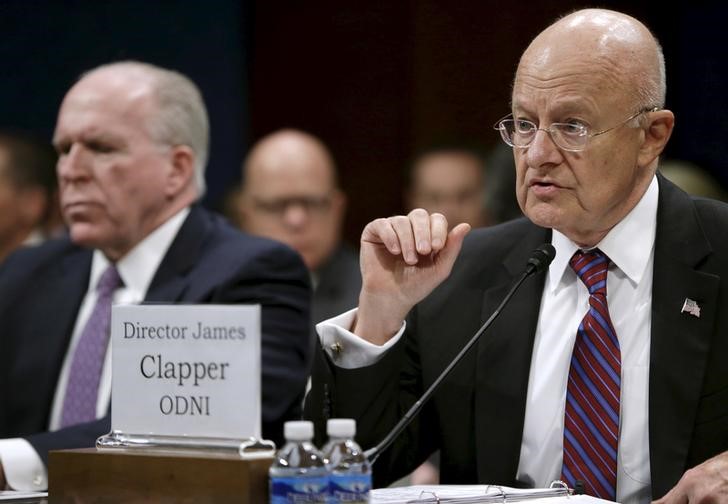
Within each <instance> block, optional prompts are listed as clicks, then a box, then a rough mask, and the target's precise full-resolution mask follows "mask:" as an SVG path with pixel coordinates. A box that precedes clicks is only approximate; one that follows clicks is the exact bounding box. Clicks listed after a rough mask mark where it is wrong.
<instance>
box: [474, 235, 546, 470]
mask: <svg viewBox="0 0 728 504" xmlns="http://www.w3.org/2000/svg"><path fill="white" fill-rule="evenodd" d="M545 241H550V232H549V231H547V230H544V229H542V228H538V227H536V226H534V227H533V229H532V231H530V232H528V233H526V235H525V236H524V237H523V239H521V240H520V242H519V243H518V244H516V246H514V247H513V249H512V250H511V251H510V253H509V254H508V255H507V256H506V258H505V260H504V262H503V270H502V275H501V276H500V281H497V284H496V285H493V286H492V287H490V288H488V289H487V290H486V292H485V295H484V299H483V313H482V317H481V319H482V321H485V320H487V318H488V317H490V315H491V314H492V312H493V311H494V310H495V308H496V307H497V306H498V304H500V302H501V301H502V300H503V298H504V297H505V295H506V294H507V292H508V291H509V289H510V288H511V287H512V284H513V281H514V279H515V278H517V277H518V276H519V275H520V274H521V273H522V272H523V270H524V269H525V267H526V262H527V260H528V258H529V257H530V255H531V252H532V251H533V250H534V249H535V248H536V247H537V246H539V245H540V244H541V243H543V242H545ZM544 281H545V275H544V274H540V275H537V276H535V277H531V278H528V279H526V281H525V282H524V284H523V285H522V286H521V288H520V290H519V291H518V292H517V293H516V294H515V295H514V296H513V298H512V299H511V302H510V303H509V304H508V305H507V306H506V307H505V308H504V309H503V311H502V312H501V314H500V316H499V317H498V318H497V319H496V320H495V321H494V323H493V325H492V326H491V328H490V329H489V331H488V332H487V334H484V335H483V336H482V337H481V339H480V340H479V342H478V359H477V366H478V367H477V369H476V373H475V376H476V384H475V425H476V427H475V431H476V453H477V461H478V479H479V481H481V482H487V483H502V484H514V482H515V478H516V472H517V468H518V460H519V456H520V448H521V438H522V434H523V419H524V415H525V407H526V402H525V401H526V390H527V388H528V376H529V371H530V363H531V352H532V349H533V339H534V335H535V332H536V324H537V321H538V312H539V307H540V302H541V295H542V292H543V286H544Z"/></svg>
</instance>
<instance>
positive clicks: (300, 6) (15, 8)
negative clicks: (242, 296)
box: [0, 0, 728, 242]
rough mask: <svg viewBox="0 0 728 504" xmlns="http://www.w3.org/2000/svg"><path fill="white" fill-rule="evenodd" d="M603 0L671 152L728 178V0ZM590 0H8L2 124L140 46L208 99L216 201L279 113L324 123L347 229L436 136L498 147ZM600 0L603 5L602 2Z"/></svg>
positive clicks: (0, 14)
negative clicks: (504, 120) (636, 51)
mask: <svg viewBox="0 0 728 504" xmlns="http://www.w3.org/2000/svg"><path fill="white" fill-rule="evenodd" d="M636 4H637V3H636V2H625V1H605V2H601V3H600V5H601V6H605V7H612V8H616V9H618V10H623V11H625V12H627V13H630V14H632V15H635V16H636V17H638V18H639V19H641V20H643V21H644V22H646V24H647V25H648V26H650V28H652V30H653V31H654V32H655V34H656V35H657V36H658V38H659V39H660V40H661V42H662V44H663V47H664V50H665V55H666V59H667V67H668V107H669V108H671V109H672V110H673V111H675V113H676V116H677V122H676V129H675V133H674V136H673V139H672V141H671V143H670V146H669V148H668V151H667V153H666V155H667V156H669V157H672V158H680V159H686V160H691V161H694V162H696V163H697V164H699V165H701V166H703V167H705V168H707V169H709V170H710V171H711V172H712V173H713V174H714V175H715V176H716V177H717V178H718V179H719V180H720V181H721V182H723V183H724V184H728V170H726V168H725V166H726V165H725V160H726V159H728V152H727V151H728V146H727V143H726V141H725V139H726V138H728V114H727V113H728V93H726V89H727V88H728V70H726V67H727V66H728V65H727V64H728V50H727V49H726V45H725V44H724V42H723V40H722V38H723V35H724V26H725V24H726V21H728V10H727V8H726V7H723V6H722V5H721V4H720V3H718V2H715V3H709V2H703V3H699V4H698V5H691V6H687V5H677V6H674V7H667V6H666V5H665V2H642V3H640V4H639V5H636ZM589 5H590V4H587V3H586V2H578V1H567V0H550V1H546V0H536V1H531V2H503V1H502V0H499V1H492V0H458V1H455V2H452V1H450V2H445V1H442V0H420V1H416V0H409V1H407V0H399V1H379V0H371V1H367V2H362V1H345V2H341V1H333V0H332V1H325V0H307V1H303V0H300V1H295V0H287V1H283V0H267V1H265V0H260V1H256V2H253V1H251V2H240V1H235V0H213V1H210V0H208V1H206V2H187V1H182V0H179V1H171V0H146V1H142V0H125V1H121V0H106V1H91V0H83V1H82V0H76V1H59V0H0V34H1V35H0V58H1V59H0V61H2V62H3V68H4V70H3V77H2V78H0V126H16V127H23V128H25V129H30V130H33V131H37V132H38V133H39V134H41V135H45V136H46V137H48V138H50V134H51V132H52V128H53V122H54V120H55V113H56V110H57V108H58V105H59V103H60V100H61V98H62V96H63V93H64V92H65V90H66V89H67V88H68V86H69V85H70V84H71V83H72V82H73V80H74V79H75V77H76V76H77V75H78V74H79V73H80V72H81V71H83V70H86V69H88V68H90V67H92V66H94V65H96V64H99V63H102V62H107V61H111V60H117V59H125V58H136V59H142V60H146V61H150V62H152V63H157V64H160V65H163V66H168V67H171V68H175V69H178V70H180V71H182V72H184V73H186V74H188V75H189V76H191V77H192V78H193V80H195V81H196V82H197V83H198V84H199V86H200V88H201V89H202V92H203V94H204V96H205V99H206V101H207V104H208V107H209V109H210V116H211V122H212V149H211V159H210V165H209V168H208V181H209V193H208V196H207V198H206V200H205V201H206V203H207V204H208V205H210V206H215V205H216V204H217V203H218V201H219V200H220V199H221V198H222V196H223V194H224V192H225V191H226V189H227V188H228V187H229V186H231V185H232V184H233V183H235V181H236V178H237V176H238V172H239V165H240V161H241V159H242V156H243V155H244V153H245V151H246V150H247V148H248V147H249V145H250V143H251V142H252V141H254V140H256V139H257V138H259V137H260V136H262V135H264V134H266V133H268V132H270V131H272V130H274V129H278V128H280V127H284V126H289V127H298V128H302V129H305V130H308V131H310V132H312V133H314V134H316V135H319V136H320V137H321V138H322V139H323V140H324V141H325V142H326V143H328V144H329V145H330V146H331V148H332V150H333V152H334V155H335V157H336V159H337V160H338V163H339V165H340V169H341V172H342V182H343V185H344V188H345V189H346V190H347V192H348V193H349V194H350V211H349V217H348V220H347V232H346V235H347V237H348V238H349V240H350V241H352V242H356V240H357V237H358V234H359V232H360V230H361V228H362V227H363V225H364V224H365V223H366V222H367V221H369V220H370V219H371V218H373V217H376V216H382V215H390V214H393V213H395V212H398V211H400V210H401V191H402V183H403V169H404V167H405V166H406V164H407V163H408V162H409V160H410V159H411V157H412V155H413V153H414V152H416V151H417V150H418V149H420V148H423V147H426V146H427V145H429V144H431V143H442V142H449V141H466V142H469V143H476V144H480V145H482V146H483V147H484V148H490V147H493V146H494V145H495V144H496V142H498V141H499V140H498V137H497V134H496V132H495V131H493V130H492V129H491V126H492V124H493V123H494V122H495V121H496V120H497V119H498V118H500V117H501V116H502V115H504V114H506V113H507V111H508V100H509V94H510V82H511V79H512V76H513V72H514V70H515V66H516V64H517V61H518V57H519V55H520V53H521V52H522V51H523V49H524V48H525V47H526V45H527V44H528V42H529V41H530V39H531V38H533V36H535V35H536V34H537V33H538V32H539V31H540V30H541V29H543V28H544V27H545V26H546V25H547V24H548V23H550V22H551V21H552V20H553V19H555V18H556V17H557V16H558V15H560V14H563V13H565V12H569V11H570V10H572V9H574V8H579V7H584V6H589ZM591 5H593V4H591Z"/></svg>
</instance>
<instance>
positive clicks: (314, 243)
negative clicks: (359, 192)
mask: <svg viewBox="0 0 728 504" xmlns="http://www.w3.org/2000/svg"><path fill="white" fill-rule="evenodd" d="M242 178H243V184H242V190H241V192H240V199H239V211H240V214H239V217H240V219H239V220H240V225H241V227H242V228H243V229H244V230H245V231H247V232H249V233H252V234H256V235H260V236H265V237H268V238H272V239H274V240H278V241H281V242H283V243H285V244H286V245H288V246H290V247H291V248H293V249H294V250H296V251H297V252H298V253H299V254H301V256H302V257H303V260H304V262H305V263H306V266H307V267H308V269H309V271H310V272H311V276H312V280H313V286H314V296H313V300H312V306H311V313H312V317H311V318H312V320H313V322H320V321H321V320H324V319H326V318H329V317H332V316H333V315H336V314H337V313H340V312H342V311H344V310H348V309H350V308H352V307H354V306H356V301H357V297H358V295H359V289H360V288H361V277H360V275H359V262H358V259H357V257H356V255H355V254H354V252H353V251H351V250H350V249H348V248H347V247H345V246H344V245H343V244H342V243H341V227H342V224H343V220H344V212H345V210H346V196H345V195H344V193H343V192H342V191H341V189H340V188H339V185H338V180H337V173H336V165H335V164H334V160H333V157H332V155H331V153H330V152H329V150H328V149H327V148H326V146H325V145H324V144H323V143H322V142H321V141H320V140H319V139H318V138H316V137H314V136H312V135H309V134H308V133H304V132H303V131H297V130H280V131H276V132H274V133H271V134H269V135H268V136H266V137H264V138H262V139H261V140H260V141H259V142H258V143H256V144H255V145H254V146H253V148H252V149H251V151H250V153H249V154H248V156H247V158H246V159H245V161H244V163H243V174H242Z"/></svg>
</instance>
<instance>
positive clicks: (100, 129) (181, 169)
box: [0, 62, 310, 489]
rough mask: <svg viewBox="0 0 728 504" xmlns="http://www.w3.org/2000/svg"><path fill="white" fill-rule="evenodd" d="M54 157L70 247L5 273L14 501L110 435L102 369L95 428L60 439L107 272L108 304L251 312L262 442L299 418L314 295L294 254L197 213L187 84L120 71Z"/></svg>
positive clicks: (115, 69)
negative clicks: (60, 452)
mask: <svg viewBox="0 0 728 504" xmlns="http://www.w3.org/2000/svg"><path fill="white" fill-rule="evenodd" d="M53 143H54V145H55V147H56V150H57V151H58V154H59V161H58V167H57V171H58V177H59V186H60V191H61V205H62V210H63V214H64V217H65V220H66V222H67V224H68V226H69V231H70V239H66V240H61V241H55V242H50V243H48V244H47V245H44V246H42V247H40V248H37V249H34V250H27V251H23V252H21V253H18V254H16V255H14V256H11V257H10V258H8V259H7V261H6V264H4V265H3V268H2V270H0V327H2V334H0V394H1V395H0V437H12V438H14V439H10V440H3V441H0V457H1V458H2V468H3V469H4V473H5V479H7V482H8V483H9V485H11V486H12V487H16V488H21V489H38V488H43V487H45V485H46V475H45V468H44V462H45V461H46V458H47V453H48V450H50V449H59V448H71V447H86V446H93V444H94V441H95V439H96V438H97V437H98V436H99V435H101V434H104V433H106V432H108V430H109V427H110V424H109V415H108V409H109V396H110V361H109V352H107V353H106V365H105V366H104V367H103V369H102V376H101V379H102V385H101V386H100V387H99V392H98V401H97V408H96V409H97V414H96V418H89V419H88V422H87V423H81V424H78V425H72V426H69V427H65V428H61V429H60V430H57V429H58V428H59V425H60V424H61V412H62V411H63V406H64V404H63V403H64V401H65V400H66V398H67V397H66V395H65V393H66V392H67V388H70V387H66V383H67V382H68V374H69V366H70V365H71V360H72V357H73V348H74V344H75V343H76V342H77V341H78V339H77V338H78V335H79V332H80V331H81V327H82V326H83V325H84V323H85V321H86V320H85V319H87V318H89V312H90V310H91V309H92V306H93V305H94V301H95V299H94V297H93V296H92V294H93V295H95V294H94V291H95V286H96V283H97V282H98V280H99V276H100V275H101V273H102V272H103V271H104V270H105V269H106V268H107V267H108V265H109V263H113V264H115V265H116V268H117V269H118V272H119V275H120V276H121V280H122V281H123V286H121V287H120V288H118V289H117V290H116V291H115V293H114V302H117V303H130V302H133V303H136V302H141V301H150V302H169V303H260V304H261V305H262V310H263V311H262V375H263V376H262V404H263V410H262V416H263V435H264V436H265V437H267V438H270V439H273V440H275V441H276V442H280V440H281V437H282V436H281V433H282V429H281V427H282V422H283V421H284V420H287V419H291V418H295V417H297V416H298V415H299V411H300V401H301V398H302V394H303V390H304V386H305V383H306V375H307V368H308V358H309V348H310V344H309V338H310V330H309V302H310V294H309V282H308V276H307V272H306V269H305V267H304V265H303V263H302V261H301V260H300V258H299V257H298V255H297V254H295V253H294V252H293V251H291V250H290V249H288V248H287V247H284V246H282V245H279V244H276V243H274V242H272V241H267V240H264V239H261V238H254V237H251V236H248V235H244V234H242V233H240V232H239V231H236V230H235V229H233V228H232V227H230V226H229V225H228V224H227V223H226V221H224V220H223V219H222V218H219V217H217V216H215V215H213V214H211V213H209V212H207V211H205V210H204V209H202V208H201V207H200V206H198V205H197V204H196V203H195V202H196V201H197V200H198V198H199V197H200V195H201V194H202V192H203V191H204V166H205V162H206V159H207V146H208V120H207V113H206V111H205V107H204V104H203V102H202V97H201V96H200V94H199V91H198V90H197V88H196V87H195V85H194V84H193V83H192V82H191V81H189V80H188V79H187V78H186V77H184V76H182V75H180V74H178V73H176V72H172V71H168V70H164V69H161V68H157V67H154V66H151V65H146V64H141V63H135V62H125V63H116V64H111V65H108V66H102V67H99V68H97V69H95V70H93V71H91V72H90V73H88V74H86V75H85V76H84V77H83V78H82V79H81V80H80V81H79V82H78V83H76V84H75V85H74V86H73V87H72V88H71V90H70V91H69V92H68V94H67V95H66V97H65V98H64V100H63V103H62V105H61V109H60V112H59V115H58V122H57V125H56V130H55V134H54V138H53Z"/></svg>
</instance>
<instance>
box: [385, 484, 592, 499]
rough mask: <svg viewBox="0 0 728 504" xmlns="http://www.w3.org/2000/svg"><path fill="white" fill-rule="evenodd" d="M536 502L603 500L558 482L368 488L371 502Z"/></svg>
mask: <svg viewBox="0 0 728 504" xmlns="http://www.w3.org/2000/svg"><path fill="white" fill-rule="evenodd" d="M534 500H535V501H536V502H544V503H549V504H558V503H559V502H564V503H566V502H568V503H569V504H596V503H599V502H607V501H603V500H601V499H597V498H595V497H589V496H586V495H572V491H571V490H570V489H569V488H568V487H567V485H566V484H565V483H563V482H561V481H554V482H553V483H551V486H550V487H548V488H534V489H520V488H510V487H505V486H499V485H420V486H410V487H395V488H380V489H376V490H372V498H371V504H439V503H442V504H448V503H452V504H479V503H486V504H487V503H508V502H522V501H534Z"/></svg>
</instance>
